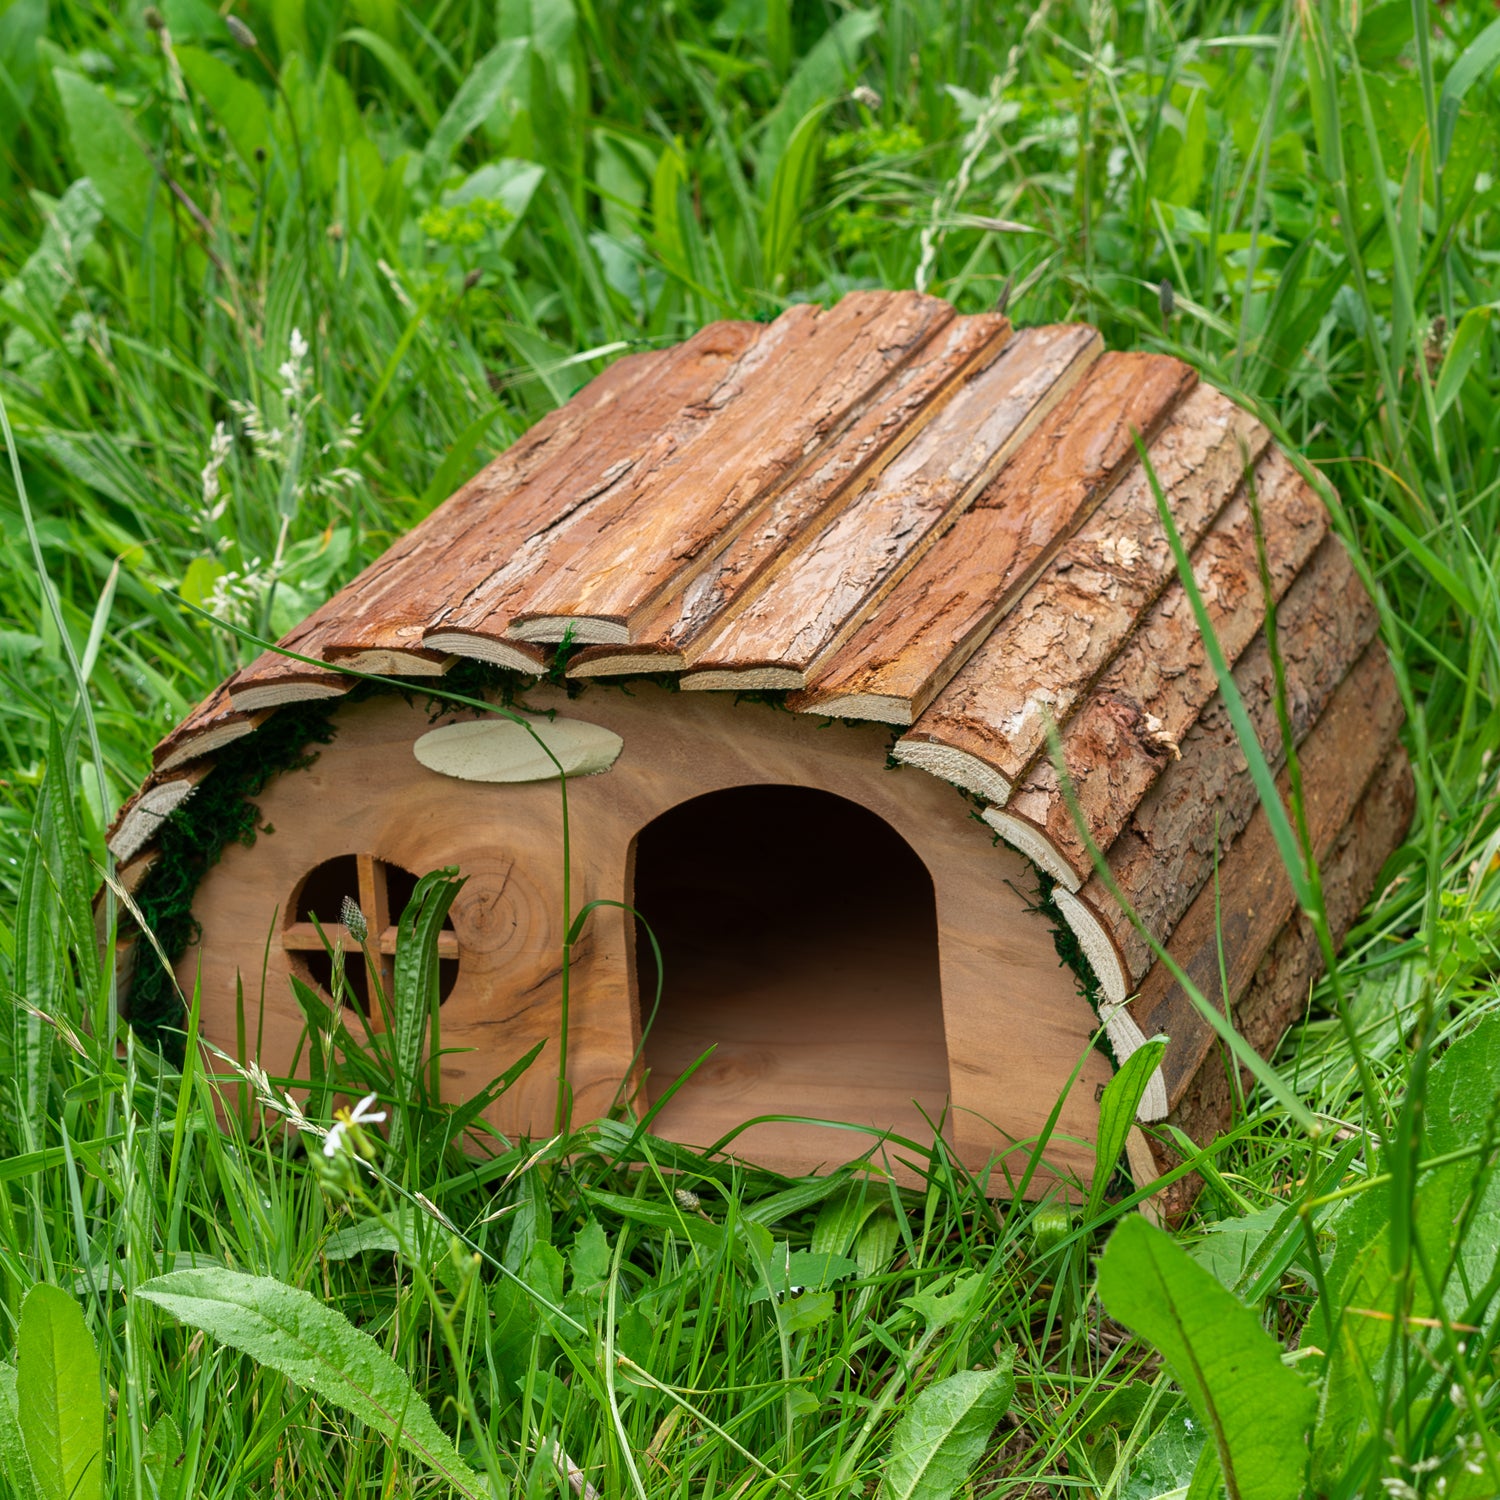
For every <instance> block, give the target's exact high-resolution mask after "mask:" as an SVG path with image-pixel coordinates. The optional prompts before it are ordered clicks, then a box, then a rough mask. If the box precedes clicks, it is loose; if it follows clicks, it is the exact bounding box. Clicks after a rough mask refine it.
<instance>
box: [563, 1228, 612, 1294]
mask: <svg viewBox="0 0 1500 1500" xmlns="http://www.w3.org/2000/svg"><path fill="white" fill-rule="evenodd" d="M609 1265H610V1251H609V1236H608V1235H606V1234H605V1232H604V1229H603V1227H602V1226H601V1225H600V1223H599V1221H598V1220H597V1219H588V1220H586V1221H585V1223H584V1226H583V1228H582V1229H580V1230H579V1231H578V1233H577V1234H576V1235H574V1236H573V1244H572V1247H571V1249H570V1250H569V1251H568V1269H569V1270H570V1271H571V1272H572V1277H573V1279H572V1288H573V1290H574V1291H575V1292H592V1291H595V1290H596V1289H597V1288H599V1287H601V1286H603V1285H604V1283H605V1282H606V1281H607V1280H608V1279H609Z"/></svg>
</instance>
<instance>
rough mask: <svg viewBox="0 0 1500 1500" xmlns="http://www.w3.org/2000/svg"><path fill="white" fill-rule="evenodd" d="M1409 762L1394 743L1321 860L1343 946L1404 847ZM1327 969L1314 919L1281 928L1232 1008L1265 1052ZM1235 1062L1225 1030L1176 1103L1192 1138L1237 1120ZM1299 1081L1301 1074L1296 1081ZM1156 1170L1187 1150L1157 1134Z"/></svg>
mask: <svg viewBox="0 0 1500 1500" xmlns="http://www.w3.org/2000/svg"><path fill="white" fill-rule="evenodd" d="M1415 800H1416V797H1415V790H1414V787H1413V785H1412V774H1411V764H1410V762H1409V761H1408V759H1407V755H1406V751H1405V750H1404V749H1402V747H1401V746H1399V745H1398V746H1396V748H1395V749H1394V750H1392V751H1391V753H1390V755H1389V756H1387V758H1386V761H1385V764H1384V765H1382V766H1381V768H1380V770H1379V771H1378V772H1377V773H1376V776H1375V780H1374V781H1373V782H1372V783H1371V785H1370V787H1369V790H1368V791H1367V792H1366V793H1365V796H1364V797H1363V798H1362V799H1361V801H1360V803H1359V806H1358V807H1357V808H1356V809H1355V811H1354V815H1353V816H1352V817H1351V818H1350V819H1349V821H1348V823H1346V824H1345V825H1344V828H1343V829H1342V831H1341V832H1340V834H1339V836H1338V839H1337V840H1336V842H1335V843H1334V845H1333V847H1332V848H1331V849H1330V850H1329V852H1328V855H1327V857H1326V858H1325V859H1324V860H1323V861H1322V866H1321V873H1322V877H1323V894H1324V902H1325V909H1326V912H1327V917H1328V927H1329V932H1330V935H1331V936H1332V938H1333V941H1334V944H1335V946H1337V945H1338V944H1340V943H1342V942H1343V940H1344V938H1345V936H1346V935H1347V934H1348V932H1349V930H1350V928H1352V927H1353V925H1354V923H1355V921H1356V920H1357V919H1358V917H1359V914H1360V911H1361V909H1362V908H1363V906H1364V904H1365V902H1366V901H1367V900H1368V898H1369V894H1370V891H1371V889H1372V888H1373V887H1374V885H1375V882H1376V880H1377V879H1378V878H1379V876H1380V871H1381V867H1382V865H1384V864H1385V862H1386V860H1387V859H1388V858H1389V857H1390V855H1391V853H1392V852H1393V851H1394V850H1395V849H1396V848H1397V847H1398V846H1399V845H1400V843H1401V840H1402V837H1403V836H1404V834H1405V832H1406V829H1407V826H1408V825H1409V824H1410V822H1411V817H1412V812H1413V808H1414V804H1415ZM1322 972H1323V951H1322V948H1321V946H1320V944H1319V943H1318V939H1317V934H1316V932H1315V931H1314V929H1313V926H1312V924H1311V923H1310V922H1309V921H1308V920H1307V918H1306V917H1305V916H1303V915H1302V913H1301V912H1298V913H1297V914H1296V915H1294V916H1293V917H1292V919H1291V920H1290V921H1289V922H1288V923H1287V924H1286V925H1285V926H1284V927H1283V928H1282V929H1281V931H1280V932H1279V933H1277V935H1276V939H1275V941H1274V942H1273V943H1272V944H1271V946H1270V948H1269V949H1268V950H1267V951H1266V954H1265V956H1264V957H1263V958H1262V959H1261V961H1260V964H1259V966H1258V967H1257V968H1256V971H1255V977H1254V978H1253V979H1252V980H1251V981H1250V984H1249V986H1248V987H1247V988H1246V990H1245V992H1244V994H1243V995H1242V996H1241V997H1240V998H1239V1000H1238V1001H1237V1003H1236V1004H1235V1006H1234V1020H1235V1027H1236V1029H1237V1030H1238V1031H1239V1032H1240V1034H1241V1035H1242V1036H1244V1038H1245V1040H1246V1041H1248V1042H1249V1043H1250V1044H1251V1045H1252V1046H1253V1047H1254V1048H1255V1049H1256V1051H1258V1052H1259V1053H1260V1054H1261V1056H1262V1057H1270V1056H1271V1055H1272V1054H1273V1053H1274V1052H1275V1050H1276V1047H1277V1046H1278V1045H1279V1043H1280V1041H1281V1037H1282V1035H1283V1034H1284V1033H1285V1031H1286V1029H1287V1027H1289V1026H1290V1025H1291V1024H1292V1023H1293V1022H1295V1021H1296V1020H1297V1018H1298V1017H1299V1016H1300V1015H1301V1014H1302V1013H1303V1012H1304V1010H1305V1009H1306V1006H1307V1002H1308V998H1309V994H1310V991H1311V989H1312V986H1313V984H1314V983H1315V982H1316V981H1317V979H1318V977H1319V976H1320V975H1321V974H1322ZM1233 1068H1234V1064H1233V1062H1232V1061H1231V1059H1230V1058H1229V1057H1228V1055H1227V1053H1226V1049H1225V1048H1224V1045H1223V1043H1222V1042H1221V1041H1219V1039H1218V1037H1217V1036H1215V1037H1213V1038H1212V1040H1211V1041H1210V1043H1209V1045H1208V1048H1207V1050H1206V1052H1205V1054H1204V1056H1203V1060H1202V1061H1201V1062H1200V1063H1199V1064H1198V1067H1197V1068H1196V1070H1194V1071H1193V1072H1192V1074H1191V1076H1190V1077H1188V1078H1187V1079H1186V1080H1185V1081H1182V1082H1179V1085H1178V1096H1177V1101H1176V1104H1175V1107H1174V1108H1173V1110H1172V1112H1171V1114H1170V1115H1168V1116H1167V1123H1168V1124H1170V1125H1175V1126H1176V1127H1177V1128H1178V1129H1180V1130H1181V1131H1182V1132H1183V1133H1184V1134H1185V1135H1186V1136H1187V1137H1188V1138H1189V1139H1190V1140H1193V1141H1195V1142H1196V1143H1197V1144H1198V1145H1200V1146H1206V1145H1207V1144H1208V1143H1209V1142H1210V1141H1211V1140H1212V1139H1213V1138H1214V1136H1215V1135H1217V1134H1218V1133H1219V1131H1221V1130H1222V1129H1223V1128H1224V1126H1225V1123H1226V1122H1227V1121H1228V1120H1230V1119H1232V1118H1233V1117H1234V1110H1235V1101H1236V1098H1237V1094H1236V1091H1235V1089H1234V1087H1233V1085H1232V1082H1231V1080H1232V1078H1233ZM1293 1083H1294V1085H1295V1079H1293ZM1240 1087H1241V1088H1242V1089H1243V1090H1244V1092H1245V1093H1246V1094H1248V1093H1250V1092H1251V1090H1252V1088H1253V1080H1252V1079H1251V1078H1250V1077H1249V1075H1248V1074H1246V1075H1244V1076H1243V1077H1242V1078H1241V1079H1240ZM1151 1150H1152V1155H1153V1158H1154V1163H1153V1165H1154V1169H1155V1173H1156V1174H1157V1175H1160V1174H1164V1173H1166V1172H1168V1171H1170V1170H1171V1169H1172V1168H1173V1167H1175V1166H1176V1165H1177V1164H1178V1162H1179V1161H1180V1159H1181V1158H1180V1157H1178V1156H1177V1154H1176V1153H1175V1152H1174V1151H1173V1150H1172V1149H1171V1148H1170V1147H1168V1146H1167V1145H1166V1144H1165V1142H1164V1141H1163V1140H1162V1139H1160V1138H1159V1137H1153V1139H1152V1140H1151ZM1202 1186H1203V1183H1202V1179H1201V1178H1200V1177H1199V1176H1198V1175H1197V1174H1196V1173H1195V1174H1192V1175H1190V1176H1188V1177H1184V1178H1181V1179H1179V1180H1178V1181H1177V1182H1175V1183H1173V1184H1171V1186H1169V1187H1167V1188H1165V1189H1164V1190H1163V1191H1162V1192H1161V1193H1160V1194H1158V1200H1159V1203H1160V1207H1161V1210H1162V1212H1163V1215H1164V1217H1166V1218H1167V1219H1169V1220H1170V1221H1172V1222H1174V1223H1175V1222H1176V1221H1178V1220H1180V1219H1181V1218H1182V1217H1183V1215H1185V1214H1186V1213H1187V1211H1188V1210H1189V1209H1190V1208H1191V1207H1192V1206H1193V1200H1194V1199H1195V1198H1196V1197H1197V1195H1198V1193H1199V1191H1200V1189H1201V1188H1202Z"/></svg>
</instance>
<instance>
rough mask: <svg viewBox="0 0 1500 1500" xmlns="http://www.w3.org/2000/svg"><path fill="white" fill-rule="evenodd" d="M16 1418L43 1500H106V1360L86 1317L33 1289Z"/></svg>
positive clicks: (20, 1344) (24, 1307)
mask: <svg viewBox="0 0 1500 1500" xmlns="http://www.w3.org/2000/svg"><path fill="white" fill-rule="evenodd" d="M16 1413H17V1417H18V1419H19V1421H20V1425H21V1432H22V1433H23V1434H24V1436H25V1439H26V1453H27V1456H28V1457H29V1458H30V1459H31V1470H32V1473H33V1474H34V1475H35V1477H36V1487H37V1491H38V1493H39V1494H40V1495H41V1496H42V1497H43V1500H100V1496H102V1495H103V1493H104V1398H103V1396H102V1395H101V1393H100V1390H99V1354H98V1351H97V1350H96V1349H95V1347H94V1337H93V1335H92V1334H91V1333H90V1332H89V1330H88V1324H86V1323H85V1322H84V1321H83V1309H82V1308H81V1307H79V1305H78V1304H77V1302H75V1301H74V1300H73V1298H71V1297H70V1296H69V1295H68V1294H67V1293H66V1292H64V1291H61V1290H60V1289H59V1288H57V1287H55V1286H45V1285H38V1286H34V1287H32V1289H31V1290H30V1291H29V1292H27V1294H26V1300H25V1301H24V1302H23V1303H22V1304H21V1326H20V1330H19V1332H18V1333H17V1336H16Z"/></svg>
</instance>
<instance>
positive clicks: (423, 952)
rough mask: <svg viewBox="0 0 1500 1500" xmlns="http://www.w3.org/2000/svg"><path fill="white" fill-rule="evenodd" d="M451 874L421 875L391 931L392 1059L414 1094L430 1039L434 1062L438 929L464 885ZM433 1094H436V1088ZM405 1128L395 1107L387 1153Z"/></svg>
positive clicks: (403, 1082) (403, 1084)
mask: <svg viewBox="0 0 1500 1500" xmlns="http://www.w3.org/2000/svg"><path fill="white" fill-rule="evenodd" d="M456 875H457V871H456V870H452V869H447V870H434V871H433V872H432V873H431V874H430V875H424V876H423V877H422V878H421V879H420V880H419V881H418V882H417V888H416V890H415V891H413V892H412V898H411V900H410V901H409V902H407V904H406V909H405V910H404V911H403V912H402V913H401V920H400V923H399V924H398V926H397V929H396V978H395V991H396V993H395V996H394V1001H393V1004H394V1008H395V1014H396V1036H395V1043H396V1045H395V1053H394V1058H393V1061H394V1064H395V1070H396V1082H397V1085H398V1087H400V1088H402V1089H406V1090H409V1091H411V1092H413V1093H414V1092H415V1091H416V1087H417V1069H418V1067H419V1065H420V1064H421V1060H422V1043H423V1041H424V1040H429V1041H430V1046H431V1051H432V1056H433V1057H434V1059H435V1058H436V1057H437V1055H438V1051H439V1037H438V1035H437V1025H438V1021H437V1015H438V1004H439V992H438V984H439V969H438V934H439V932H441V931H442V927H443V922H444V920H445V919H446V918H447V915H448V908H449V907H450V906H452V905H453V898H454V897H455V896H456V895H458V893H459V890H460V889H461V888H462V886H463V881H462V880H459V879H456V878H455V877H456ZM429 1024H430V1027H431V1032H432V1035H431V1037H430V1038H429V1036H428V1031H429ZM433 1092H434V1094H436V1090H434V1091H433ZM404 1127H405V1117H404V1115H403V1113H402V1111H401V1110H399V1109H398V1110H396V1111H395V1112H394V1114H393V1116H392V1119H391V1134H390V1149H391V1152H392V1154H396V1153H398V1152H399V1151H400V1149H401V1143H402V1139H403V1137H404V1134H405V1129H404Z"/></svg>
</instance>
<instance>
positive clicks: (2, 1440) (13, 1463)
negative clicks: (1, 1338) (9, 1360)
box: [0, 1365, 41, 1500]
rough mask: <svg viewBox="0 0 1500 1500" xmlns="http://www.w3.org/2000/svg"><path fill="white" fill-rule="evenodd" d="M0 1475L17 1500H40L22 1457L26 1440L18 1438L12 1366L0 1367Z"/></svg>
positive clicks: (29, 1469) (14, 1375) (25, 1460)
mask: <svg viewBox="0 0 1500 1500" xmlns="http://www.w3.org/2000/svg"><path fill="white" fill-rule="evenodd" d="M0 1474H3V1475H4V1476H5V1482H6V1483H7V1484H8V1485H9V1486H10V1487H11V1490H12V1491H13V1492H14V1494H15V1495H16V1497H17V1500H41V1491H40V1490H38V1489H37V1487H36V1476H35V1475H34V1474H33V1473H32V1472H31V1460H30V1459H29V1458H27V1456H26V1440H25V1438H23V1437H22V1436H21V1418H20V1413H19V1411H18V1410H17V1397H16V1367H15V1366H14V1365H0Z"/></svg>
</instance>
